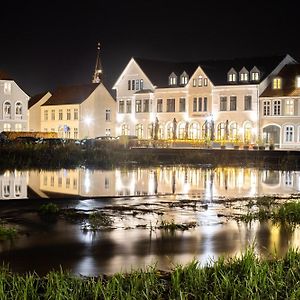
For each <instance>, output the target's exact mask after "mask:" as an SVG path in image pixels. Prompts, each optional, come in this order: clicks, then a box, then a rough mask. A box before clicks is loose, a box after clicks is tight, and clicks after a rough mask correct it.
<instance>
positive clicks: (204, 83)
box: [203, 77, 207, 86]
mask: <svg viewBox="0 0 300 300" xmlns="http://www.w3.org/2000/svg"><path fill="white" fill-rule="evenodd" d="M203 85H204V86H207V78H206V77H205V78H204V81H203Z"/></svg>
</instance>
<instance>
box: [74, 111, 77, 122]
mask: <svg viewBox="0 0 300 300" xmlns="http://www.w3.org/2000/svg"><path fill="white" fill-rule="evenodd" d="M74 120H78V108H74Z"/></svg>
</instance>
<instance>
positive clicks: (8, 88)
mask: <svg viewBox="0 0 300 300" xmlns="http://www.w3.org/2000/svg"><path fill="white" fill-rule="evenodd" d="M4 94H5V95H10V94H11V83H10V82H4Z"/></svg>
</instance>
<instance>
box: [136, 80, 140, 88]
mask: <svg viewBox="0 0 300 300" xmlns="http://www.w3.org/2000/svg"><path fill="white" fill-rule="evenodd" d="M135 89H136V90H137V91H139V90H140V80H139V79H136V80H135Z"/></svg>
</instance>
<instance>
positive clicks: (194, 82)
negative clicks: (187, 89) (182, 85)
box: [193, 78, 197, 86]
mask: <svg viewBox="0 0 300 300" xmlns="http://www.w3.org/2000/svg"><path fill="white" fill-rule="evenodd" d="M196 85H197V79H195V78H194V79H193V86H196Z"/></svg>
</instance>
